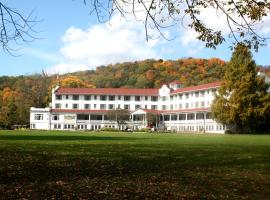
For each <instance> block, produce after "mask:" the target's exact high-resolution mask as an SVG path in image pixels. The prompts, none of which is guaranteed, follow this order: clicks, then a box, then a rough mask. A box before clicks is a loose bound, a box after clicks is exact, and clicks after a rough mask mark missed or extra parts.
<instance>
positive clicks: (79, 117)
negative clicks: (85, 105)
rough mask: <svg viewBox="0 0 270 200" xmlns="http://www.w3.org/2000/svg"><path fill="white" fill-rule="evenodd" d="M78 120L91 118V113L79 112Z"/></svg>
mask: <svg viewBox="0 0 270 200" xmlns="http://www.w3.org/2000/svg"><path fill="white" fill-rule="evenodd" d="M77 120H89V115H87V114H77Z"/></svg>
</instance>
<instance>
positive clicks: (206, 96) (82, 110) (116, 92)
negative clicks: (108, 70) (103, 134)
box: [30, 82, 225, 133]
mask: <svg viewBox="0 0 270 200" xmlns="http://www.w3.org/2000/svg"><path fill="white" fill-rule="evenodd" d="M219 86H220V83H208V84H204V85H199V86H192V87H186V88H180V87H181V84H179V83H177V82H175V83H170V84H169V86H167V85H163V86H162V87H161V88H160V89H125V88H95V89H91V88H61V87H56V88H54V89H53V90H52V102H51V108H45V109H40V108H31V112H30V127H31V128H32V129H46V130H54V129H60V130H75V129H83V130H85V129H86V130H97V129H101V128H103V127H110V128H118V127H117V124H116V122H114V121H110V120H107V119H106V113H107V112H108V110H114V109H127V110H129V111H130V120H129V121H128V122H127V123H126V125H124V126H122V127H120V128H121V129H125V128H127V127H128V128H131V129H140V128H145V127H147V126H149V123H148V122H147V113H154V114H155V115H157V116H158V119H159V120H158V123H156V124H154V125H153V124H152V126H155V127H165V128H166V129H167V130H172V131H177V132H180V131H184V132H187V131H190V132H198V131H199V132H214V133H224V129H225V127H224V126H222V125H221V124H218V123H216V122H215V121H214V120H212V119H211V110H210V106H211V103H212V101H213V99H214V95H215V93H216V90H217V88H218V87H219ZM41 116H42V117H41Z"/></svg>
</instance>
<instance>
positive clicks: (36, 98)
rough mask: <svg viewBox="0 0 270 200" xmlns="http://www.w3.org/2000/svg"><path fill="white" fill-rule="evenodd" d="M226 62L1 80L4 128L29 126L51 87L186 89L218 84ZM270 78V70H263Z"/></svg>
mask: <svg viewBox="0 0 270 200" xmlns="http://www.w3.org/2000/svg"><path fill="white" fill-rule="evenodd" d="M225 65H226V63H225V62H224V61H223V60H220V59H218V58H212V59H208V60H206V59H193V58H187V59H179V60H175V61H172V60H170V61H163V60H144V61H137V62H126V63H119V64H115V65H108V66H100V67H98V68H97V69H96V70H88V71H81V72H75V73H69V74H64V75H60V76H59V79H58V80H57V76H56V75H52V76H48V75H46V74H45V73H43V74H35V75H29V76H17V77H8V76H2V77H0V107H1V110H0V127H7V128H10V127H11V126H12V125H14V124H28V123H29V109H30V107H45V106H48V104H49V102H50V98H51V96H50V95H51V94H50V91H51V88H52V87H53V86H55V85H56V84H57V82H60V85H61V86H62V87H126V88H159V87H160V86H161V85H162V84H164V83H168V82H171V81H175V80H178V81H180V82H181V83H183V84H184V85H185V86H189V85H198V84H202V83H208V82H213V81H218V80H220V79H221V78H222V76H223V73H224V69H225ZM260 70H261V71H264V72H265V73H267V74H268V75H270V67H265V68H261V69H260Z"/></svg>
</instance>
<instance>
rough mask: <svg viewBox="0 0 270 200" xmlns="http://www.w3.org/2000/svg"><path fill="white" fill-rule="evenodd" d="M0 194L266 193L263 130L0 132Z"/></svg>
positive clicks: (268, 150) (268, 167)
mask: <svg viewBox="0 0 270 200" xmlns="http://www.w3.org/2000/svg"><path fill="white" fill-rule="evenodd" d="M0 199H252V200H253V199H270V135H192V134H189V135H188V134H168V133H167V134H150V133H145V134H139V133H136V134H135V133H84V132H34V131H29V132H27V131H25V132H23V131H21V132H19V131H18V132H16V131H0Z"/></svg>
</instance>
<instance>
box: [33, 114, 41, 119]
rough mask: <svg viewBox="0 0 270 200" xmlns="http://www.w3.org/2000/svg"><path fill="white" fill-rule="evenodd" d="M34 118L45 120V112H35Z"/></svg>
mask: <svg viewBox="0 0 270 200" xmlns="http://www.w3.org/2000/svg"><path fill="white" fill-rule="evenodd" d="M34 119H35V120H43V114H35V115H34Z"/></svg>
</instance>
